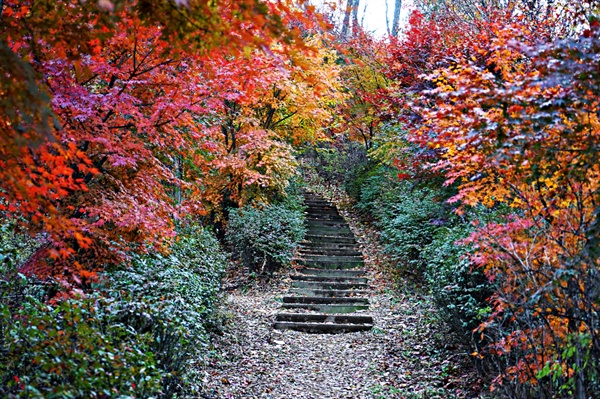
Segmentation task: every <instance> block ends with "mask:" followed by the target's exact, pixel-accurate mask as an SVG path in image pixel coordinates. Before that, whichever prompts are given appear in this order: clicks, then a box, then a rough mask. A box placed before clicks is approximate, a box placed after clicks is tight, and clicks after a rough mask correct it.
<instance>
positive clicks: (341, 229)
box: [306, 224, 354, 237]
mask: <svg viewBox="0 0 600 399" xmlns="http://www.w3.org/2000/svg"><path fill="white" fill-rule="evenodd" d="M306 229H307V230H308V234H321V235H332V236H341V237H346V236H347V235H348V234H349V235H350V237H354V234H353V233H352V230H350V227H348V226H347V225H345V224H344V225H339V226H322V225H318V226H310V225H308V226H306Z"/></svg>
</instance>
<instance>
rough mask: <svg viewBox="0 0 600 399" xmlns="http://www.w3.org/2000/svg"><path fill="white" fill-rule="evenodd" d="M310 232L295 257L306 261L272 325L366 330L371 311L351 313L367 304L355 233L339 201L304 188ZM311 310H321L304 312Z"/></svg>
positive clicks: (313, 330) (331, 330)
mask: <svg viewBox="0 0 600 399" xmlns="http://www.w3.org/2000/svg"><path fill="white" fill-rule="evenodd" d="M304 197H305V200H304V203H305V205H306V206H307V208H306V210H305V215H306V223H305V226H306V227H307V230H308V234H307V235H306V237H305V239H304V241H303V242H302V247H301V248H300V249H299V251H298V255H297V257H296V258H295V259H296V261H297V262H298V263H300V264H303V265H305V266H306V267H305V268H303V269H300V270H299V274H297V275H293V276H291V279H292V284H291V285H292V288H291V289H290V290H289V291H288V292H289V295H287V296H285V297H283V299H282V302H283V303H282V304H281V308H282V309H289V310H290V311H291V312H292V313H280V314H278V315H277V316H276V317H275V322H274V323H273V327H274V328H276V329H289V330H296V331H303V332H307V333H321V334H322V333H347V332H355V331H368V330H370V329H371V328H372V327H373V318H372V317H371V316H370V315H364V314H362V315H356V314H355V315H349V313H354V312H358V311H365V310H367V309H368V308H369V298H368V296H369V292H368V291H367V278H366V277H365V271H364V270H363V269H362V267H363V266H364V261H363V258H362V254H361V252H360V248H359V247H358V244H357V243H356V240H355V238H354V234H353V233H352V230H350V227H349V226H348V224H347V223H346V221H345V220H344V219H343V218H342V217H341V216H340V214H339V212H338V211H337V209H336V207H335V206H334V205H333V204H331V203H330V202H329V201H326V200H325V199H324V198H322V197H320V196H318V195H316V194H311V193H305V194H304ZM300 311H312V312H319V313H306V312H302V313H300Z"/></svg>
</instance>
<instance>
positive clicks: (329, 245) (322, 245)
mask: <svg viewBox="0 0 600 399" xmlns="http://www.w3.org/2000/svg"><path fill="white" fill-rule="evenodd" d="M300 248H302V249H311V250H313V249H314V250H317V249H322V250H328V249H352V250H356V251H358V250H360V248H359V247H358V244H356V243H352V244H351V243H342V242H317V241H314V242H313V241H302V246H301V247H300Z"/></svg>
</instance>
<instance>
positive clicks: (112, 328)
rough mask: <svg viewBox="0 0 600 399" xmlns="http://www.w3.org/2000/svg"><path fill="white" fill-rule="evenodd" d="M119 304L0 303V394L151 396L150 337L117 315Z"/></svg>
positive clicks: (156, 381)
mask: <svg viewBox="0 0 600 399" xmlns="http://www.w3.org/2000/svg"><path fill="white" fill-rule="evenodd" d="M119 305H120V304H119V301H117V300H114V299H105V298H101V297H98V296H92V297H89V298H86V299H70V300H64V301H60V302H59V303H58V304H57V305H48V304H43V303H41V302H39V301H37V300H35V299H33V298H32V297H29V298H28V300H27V301H26V302H24V303H23V304H22V305H21V306H20V307H19V308H17V309H10V308H9V306H8V305H0V312H1V316H2V319H1V320H2V321H1V322H0V323H1V324H0V326H1V328H0V332H1V337H2V338H1V347H2V352H3V356H2V357H3V359H4V360H3V361H2V362H0V387H3V388H0V393H1V394H2V397H7V396H8V397H10V396H12V395H15V396H16V397H24V398H49V397H53V398H102V397H105V398H117V397H119V398H132V397H148V396H153V395H157V394H158V393H159V388H160V373H159V370H157V367H156V362H155V359H154V356H153V355H152V352H151V344H152V336H151V334H149V333H141V334H140V333H139V332H137V331H135V330H133V329H131V327H130V326H128V325H127V324H126V323H125V322H124V321H125V320H121V319H120V318H119V317H118V313H117V314H115V310H116V309H115V308H117V309H118V308H119V307H120V306H119Z"/></svg>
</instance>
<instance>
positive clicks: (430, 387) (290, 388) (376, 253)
mask: <svg viewBox="0 0 600 399" xmlns="http://www.w3.org/2000/svg"><path fill="white" fill-rule="evenodd" d="M338 207H339V208H340V213H341V214H342V215H343V216H344V217H345V218H346V220H347V221H348V222H349V224H350V226H351V228H352V229H353V231H354V233H355V235H356V238H357V241H358V242H359V244H360V246H361V249H362V251H363V253H364V256H365V266H366V269H367V271H368V277H369V280H370V282H369V284H370V286H371V289H372V294H371V296H370V309H369V312H368V313H370V314H371V315H372V316H373V319H374V322H375V327H374V328H373V329H372V330H371V331H369V332H359V333H348V334H338V335H320V334H305V333H301V332H296V331H289V330H274V329H273V328H272V326H271V324H272V322H273V318H274V315H275V314H276V313H277V312H278V310H279V306H280V304H281V302H280V301H281V298H282V296H283V295H284V294H285V292H286V290H287V289H288V287H289V286H290V282H291V280H290V278H289V275H290V274H292V273H293V272H294V270H293V268H291V269H290V270H286V271H283V272H281V273H279V274H276V275H275V276H274V277H273V278H271V279H269V281H262V280H254V281H251V280H246V278H245V277H243V276H241V275H240V274H239V272H236V271H235V270H239V268H238V269H236V268H232V271H231V273H230V275H229V276H228V279H227V282H226V286H225V288H226V293H225V297H224V300H223V304H222V309H221V313H222V317H223V318H224V319H225V320H226V322H225V323H224V327H223V329H222V331H221V335H219V336H215V338H214V340H213V344H212V356H210V357H209V360H208V361H207V363H206V364H205V365H204V366H203V368H202V370H201V375H202V378H203V385H204V386H205V387H206V390H205V394H204V396H203V397H204V398H211V399H223V398H234V399H238V398H240V399H241V398H269V399H288V398H293V399H333V398H336V399H379V398H381V399H384V398H385V399H388V398H390V399H391V398H406V399H409V398H410V399H412V398H414V399H417V398H418V399H432V398H440V399H441V398H444V399H452V398H456V399H457V398H483V397H484V396H483V395H482V394H481V391H482V389H483V388H482V385H483V384H482V381H481V380H480V378H479V377H478V376H477V373H476V372H475V370H474V368H473V366H472V362H471V360H470V359H469V353H468V347H467V346H466V345H461V344H460V343H459V342H457V338H456V337H455V336H454V335H453V333H452V332H451V331H450V328H449V327H448V326H447V325H446V324H445V323H444V322H443V321H442V320H441V318H440V316H439V313H438V310H437V309H436V307H435V305H434V304H433V301H432V299H431V298H430V297H429V296H428V295H426V294H425V293H424V292H422V291H423V290H422V289H420V288H419V287H418V286H417V284H415V283H414V282H402V283H399V281H405V280H404V279H401V278H398V276H393V275H390V272H389V271H390V270H392V269H391V268H390V267H389V265H390V262H389V260H388V259H386V258H385V256H383V255H382V251H381V248H380V245H379V243H378V235H377V232H376V230H374V229H373V228H372V227H370V226H369V225H368V224H363V223H361V221H360V220H359V219H358V218H357V217H356V215H355V214H354V213H352V212H348V211H347V210H344V207H343V206H340V204H339V203H338ZM228 287H229V290H227V288H228Z"/></svg>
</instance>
